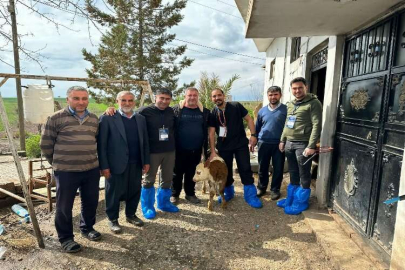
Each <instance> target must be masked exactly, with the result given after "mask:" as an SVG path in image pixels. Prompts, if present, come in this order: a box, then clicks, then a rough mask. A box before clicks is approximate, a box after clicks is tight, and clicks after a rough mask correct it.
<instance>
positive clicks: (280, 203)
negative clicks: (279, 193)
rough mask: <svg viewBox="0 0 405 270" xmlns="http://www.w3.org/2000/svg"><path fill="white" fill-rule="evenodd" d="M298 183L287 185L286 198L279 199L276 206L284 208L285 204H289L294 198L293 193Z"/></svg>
mask: <svg viewBox="0 0 405 270" xmlns="http://www.w3.org/2000/svg"><path fill="white" fill-rule="evenodd" d="M298 187H299V185H292V184H289V185H288V186H287V198H285V199H282V200H279V201H278V202H277V206H278V207H281V208H285V207H286V206H291V205H292V203H293V200H294V193H295V191H296V190H297V188H298Z"/></svg>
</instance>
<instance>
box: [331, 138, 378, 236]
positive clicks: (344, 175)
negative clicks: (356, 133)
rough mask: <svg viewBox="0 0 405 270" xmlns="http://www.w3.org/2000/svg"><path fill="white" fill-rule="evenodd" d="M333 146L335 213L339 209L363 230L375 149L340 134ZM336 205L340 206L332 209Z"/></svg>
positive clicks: (367, 209)
mask: <svg viewBox="0 0 405 270" xmlns="http://www.w3.org/2000/svg"><path fill="white" fill-rule="evenodd" d="M337 149H338V152H335V156H336V159H335V161H336V162H335V165H336V168H337V171H336V172H335V179H334V180H335V189H334V190H333V193H332V196H333V200H334V207H335V208H334V209H335V210H337V211H338V212H339V210H340V212H342V213H343V214H344V215H345V216H346V217H347V218H350V219H351V221H352V223H353V224H354V225H355V226H357V227H358V229H360V230H361V231H362V232H364V233H366V230H367V224H368V212H369V207H370V199H371V197H370V195H371V189H372V183H373V175H374V173H373V168H374V164H375V149H373V148H370V147H369V146H367V145H363V144H359V143H357V142H353V141H349V140H347V139H344V138H341V137H340V138H339V145H338V147H337ZM359 157H361V158H359ZM336 206H337V207H338V208H340V209H336Z"/></svg>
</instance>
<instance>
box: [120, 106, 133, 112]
mask: <svg viewBox="0 0 405 270" xmlns="http://www.w3.org/2000/svg"><path fill="white" fill-rule="evenodd" d="M121 111H123V112H124V113H130V112H132V111H133V108H130V107H122V108H121Z"/></svg>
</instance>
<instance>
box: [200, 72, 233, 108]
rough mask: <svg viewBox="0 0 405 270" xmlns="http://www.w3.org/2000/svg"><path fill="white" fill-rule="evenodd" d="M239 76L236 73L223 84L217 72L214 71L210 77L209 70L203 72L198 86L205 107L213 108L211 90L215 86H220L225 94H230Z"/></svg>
mask: <svg viewBox="0 0 405 270" xmlns="http://www.w3.org/2000/svg"><path fill="white" fill-rule="evenodd" d="M239 78H240V77H239V75H237V74H235V75H233V76H232V77H231V78H230V79H229V80H227V81H226V82H225V83H224V84H222V83H221V80H220V78H219V76H218V75H216V74H215V73H212V74H211V77H210V76H209V75H208V73H207V72H201V75H200V79H199V81H198V86H197V89H198V90H199V96H200V101H201V103H202V104H203V105H204V107H206V108H208V109H212V108H213V107H214V104H213V103H212V101H211V91H212V90H213V89H214V88H220V89H222V91H224V94H225V96H228V95H229V93H230V91H231V88H232V84H233V83H234V82H235V81H236V80H237V79H239Z"/></svg>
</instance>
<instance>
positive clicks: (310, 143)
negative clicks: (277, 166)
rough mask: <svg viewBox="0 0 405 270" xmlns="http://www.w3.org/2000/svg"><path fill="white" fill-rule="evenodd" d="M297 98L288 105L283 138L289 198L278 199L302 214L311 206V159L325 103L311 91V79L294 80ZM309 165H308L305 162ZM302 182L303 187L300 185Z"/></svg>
mask: <svg viewBox="0 0 405 270" xmlns="http://www.w3.org/2000/svg"><path fill="white" fill-rule="evenodd" d="M290 86H291V91H292V94H293V95H294V97H295V99H294V100H293V101H291V102H290V103H288V105H287V119H286V122H285V126H284V129H283V133H282V135H281V139H280V145H279V148H280V151H281V152H284V151H285V155H286V157H287V160H288V169H289V172H290V184H289V185H288V187H287V198H285V199H283V200H280V201H278V202H277V206H279V207H282V208H284V212H285V213H286V214H289V215H298V214H300V213H301V212H302V211H304V210H306V209H308V207H309V196H310V195H311V189H310V185H311V162H306V161H307V160H308V158H309V157H311V156H312V155H313V154H315V151H316V143H317V142H318V141H319V138H320V135H321V126H322V104H321V102H320V101H319V100H318V98H317V97H316V96H315V95H314V94H307V81H306V80H305V79H304V78H302V77H298V78H295V79H293V80H292V81H291V83H290ZM304 164H305V165H304ZM300 184H301V186H300Z"/></svg>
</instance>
